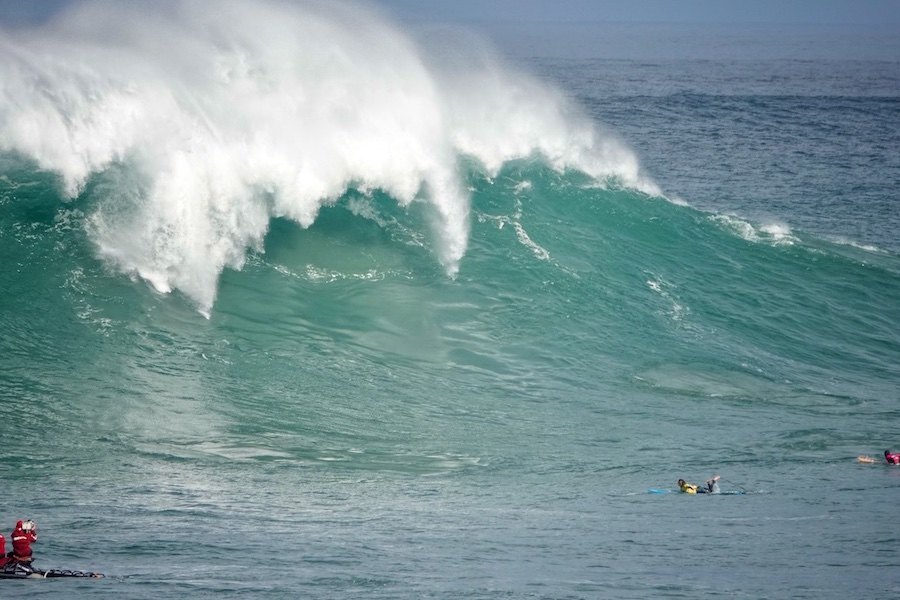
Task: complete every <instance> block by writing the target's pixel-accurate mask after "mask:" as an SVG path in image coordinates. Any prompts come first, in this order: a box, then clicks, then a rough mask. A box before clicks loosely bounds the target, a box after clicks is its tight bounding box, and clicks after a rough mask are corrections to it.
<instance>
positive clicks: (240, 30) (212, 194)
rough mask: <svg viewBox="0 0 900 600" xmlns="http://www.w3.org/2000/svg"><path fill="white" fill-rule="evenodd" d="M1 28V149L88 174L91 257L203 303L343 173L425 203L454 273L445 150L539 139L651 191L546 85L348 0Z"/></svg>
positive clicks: (101, 6)
mask: <svg viewBox="0 0 900 600" xmlns="http://www.w3.org/2000/svg"><path fill="white" fill-rule="evenodd" d="M3 37H4V38H5V42H2V43H0V44H2V45H0V149H3V150H6V151H16V152H20V153H22V154H24V155H26V156H28V157H31V158H33V159H34V160H35V161H37V163H38V164H39V165H40V166H41V167H43V168H46V169H49V170H53V171H56V172H58V173H59V174H60V175H61V177H62V180H63V182H64V187H65V190H64V191H65V193H66V194H67V195H68V196H70V197H74V196H77V195H78V194H79V193H80V192H81V191H82V190H83V189H84V186H85V184H86V182H87V180H88V179H89V178H90V177H91V176H92V175H93V174H97V173H102V174H103V175H104V177H103V182H104V184H103V185H104V187H103V189H102V193H101V198H100V201H99V202H98V206H97V208H96V211H95V212H94V214H93V215H92V217H91V219H90V235H91V236H92V238H93V240H94V241H95V243H96V245H97V248H98V249H99V252H100V254H101V256H102V257H103V258H105V259H107V260H109V261H110V262H111V263H112V264H114V265H115V266H116V267H117V268H118V269H120V270H122V271H124V272H127V273H134V274H137V275H139V276H140V277H142V278H144V279H145V280H147V281H148V282H150V283H151V284H152V285H153V286H154V287H155V288H156V289H158V290H160V291H162V292H168V291H171V290H173V289H179V290H181V291H182V292H183V293H185V294H186V295H188V296H189V297H190V298H192V299H193V300H194V301H195V302H196V303H197V304H198V306H199V308H200V310H201V311H203V312H208V311H209V310H210V309H211V307H212V305H213V303H214V301H215V296H216V289H217V280H218V277H219V275H220V273H221V272H222V270H223V269H224V268H226V267H230V268H235V269H239V268H241V267H242V265H243V263H244V260H245V255H246V251H247V249H248V248H260V247H261V245H262V241H263V239H264V237H265V234H266V232H267V229H268V225H269V221H270V219H271V218H273V217H287V218H290V219H293V220H294V221H296V222H297V223H299V224H301V225H302V226H309V225H310V224H312V223H313V222H314V220H315V218H316V215H317V213H318V211H319V209H320V208H321V207H322V206H323V205H325V204H327V203H329V202H333V201H334V200H335V199H336V198H338V197H340V196H341V194H342V193H343V192H344V191H345V190H346V189H347V188H348V187H350V186H353V187H356V188H358V189H362V190H368V189H381V190H383V191H385V192H387V193H388V194H389V195H390V196H391V197H393V198H395V199H396V200H397V201H398V202H400V203H401V204H403V205H406V204H408V203H410V202H412V201H413V200H416V199H421V200H423V201H426V202H428V203H430V205H431V206H432V208H433V212H434V214H435V216H436V219H435V221H436V226H435V237H436V241H435V243H434V246H435V251H436V253H437V255H438V258H439V259H440V261H441V263H442V264H443V265H444V266H445V268H446V270H447V272H448V273H449V274H451V275H452V274H454V273H455V272H456V271H457V269H458V265H459V262H460V260H461V259H462V257H463V256H464V254H465V251H466V246H467V239H468V232H469V199H468V196H467V194H466V192H465V191H464V186H463V185H462V183H461V181H460V179H459V173H458V170H459V169H458V165H457V160H458V158H459V156H460V155H462V154H465V155H470V156H473V157H475V158H476V159H478V160H479V161H480V162H481V163H482V164H483V165H485V167H486V168H487V169H488V170H496V169H498V168H499V167H500V166H501V165H502V164H503V163H504V162H506V161H508V160H511V159H514V158H518V157H523V156H528V155H530V154H533V153H539V154H541V155H543V156H544V157H545V158H546V159H547V160H548V161H549V162H550V163H551V164H553V165H554V166H556V167H558V168H565V167H573V168H578V169H581V170H583V171H585V172H587V173H589V174H592V175H595V176H597V177H599V178H606V177H614V178H616V179H618V180H620V181H621V182H623V183H624V184H626V185H631V186H634V187H638V188H640V189H643V190H645V191H647V192H649V193H658V190H657V189H656V187H655V186H654V185H653V184H652V182H649V181H648V180H646V179H645V178H643V177H642V175H641V173H640V169H639V166H638V163H637V161H636V159H635V157H634V155H633V154H632V153H631V152H630V151H628V150H627V149H625V148H624V147H622V145H621V144H619V143H617V142H615V141H614V140H613V139H612V138H608V137H604V136H601V135H599V133H598V132H597V131H596V130H595V129H594V127H593V126H591V124H590V123H589V122H588V121H587V120H585V119H584V118H582V117H580V116H579V115H578V112H577V110H575V109H574V108H573V107H572V106H571V105H570V103H568V102H567V101H566V100H565V99H564V98H563V97H562V96H561V95H560V94H558V93H557V92H554V91H553V90H551V89H549V88H547V87H546V86H544V85H542V84H540V83H539V82H537V81H536V80H534V79H531V78H529V77H527V76H525V75H522V74H518V73H515V72H514V71H512V70H510V69H509V68H508V67H507V66H504V65H502V64H501V63H500V61H498V60H497V59H496V58H494V57H491V55H490V52H484V53H480V54H478V56H468V57H467V58H464V59H460V58H457V59H456V64H448V61H446V60H443V59H437V58H435V57H434V56H430V55H428V54H427V53H426V52H425V51H424V50H423V49H422V47H421V46H420V45H418V44H416V43H415V42H414V41H413V40H411V39H410V38H409V37H408V36H406V35H404V33H403V32H401V31H400V30H398V29H397V27H395V26H393V25H392V24H391V23H390V22H389V21H387V20H385V19H384V18H382V17H381V16H380V15H379V14H378V13H377V12H376V11H374V10H372V9H371V8H368V7H365V6H360V5H355V4H338V5H334V4H331V3H314V2H311V3H286V2H275V1H265V0H236V1H224V2H219V1H216V2H207V1H204V0H188V1H186V2H171V3H169V2H167V3H153V5H152V6H149V5H140V4H138V3H109V2H84V3H80V4H77V5H75V6H74V7H72V8H71V9H69V10H68V11H66V12H65V13H63V14H61V15H59V16H58V17H57V18H56V19H55V20H54V21H53V22H51V23H50V24H48V25H46V26H42V27H40V28H37V29H31V30H22V31H11V32H6V34H5V35H4V36H3ZM458 54H459V55H460V56H463V55H465V54H466V53H463V52H460V53H458Z"/></svg>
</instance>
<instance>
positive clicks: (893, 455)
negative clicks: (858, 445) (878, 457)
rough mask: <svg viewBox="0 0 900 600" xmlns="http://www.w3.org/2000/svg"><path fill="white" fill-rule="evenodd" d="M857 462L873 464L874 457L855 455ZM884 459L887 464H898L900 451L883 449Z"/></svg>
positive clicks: (899, 462)
mask: <svg viewBox="0 0 900 600" xmlns="http://www.w3.org/2000/svg"><path fill="white" fill-rule="evenodd" d="M856 460H857V462H861V463H866V464H873V463H874V462H875V459H874V458H872V457H871V456H865V455H862V456H857V457H856ZM884 461H885V462H886V463H887V464H889V465H900V452H891V451H890V450H885V451H884Z"/></svg>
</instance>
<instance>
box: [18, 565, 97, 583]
mask: <svg viewBox="0 0 900 600" xmlns="http://www.w3.org/2000/svg"><path fill="white" fill-rule="evenodd" d="M51 577H89V578H94V579H99V578H101V577H103V573H93V572H91V571H71V570H69V569H47V570H43V569H37V568H35V567H33V566H31V565H29V564H26V563H20V562H15V561H10V562H8V563H6V564H5V565H3V567H0V579H49V578H51Z"/></svg>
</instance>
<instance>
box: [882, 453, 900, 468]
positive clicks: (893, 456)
mask: <svg viewBox="0 0 900 600" xmlns="http://www.w3.org/2000/svg"><path fill="white" fill-rule="evenodd" d="M884 460H886V461H887V463H888V464H889V465H900V452H891V451H890V450H885V451H884Z"/></svg>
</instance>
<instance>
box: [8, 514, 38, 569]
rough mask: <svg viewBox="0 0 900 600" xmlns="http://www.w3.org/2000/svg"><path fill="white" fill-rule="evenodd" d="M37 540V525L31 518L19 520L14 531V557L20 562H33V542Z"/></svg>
mask: <svg viewBox="0 0 900 600" xmlns="http://www.w3.org/2000/svg"><path fill="white" fill-rule="evenodd" d="M36 541H37V525H35V524H34V521H32V520H31V519H28V520H25V521H17V522H16V528H15V529H13V532H12V547H13V549H12V558H13V560H16V561H18V562H20V563H30V562H31V559H32V557H31V544H32V543H33V542H36Z"/></svg>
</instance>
